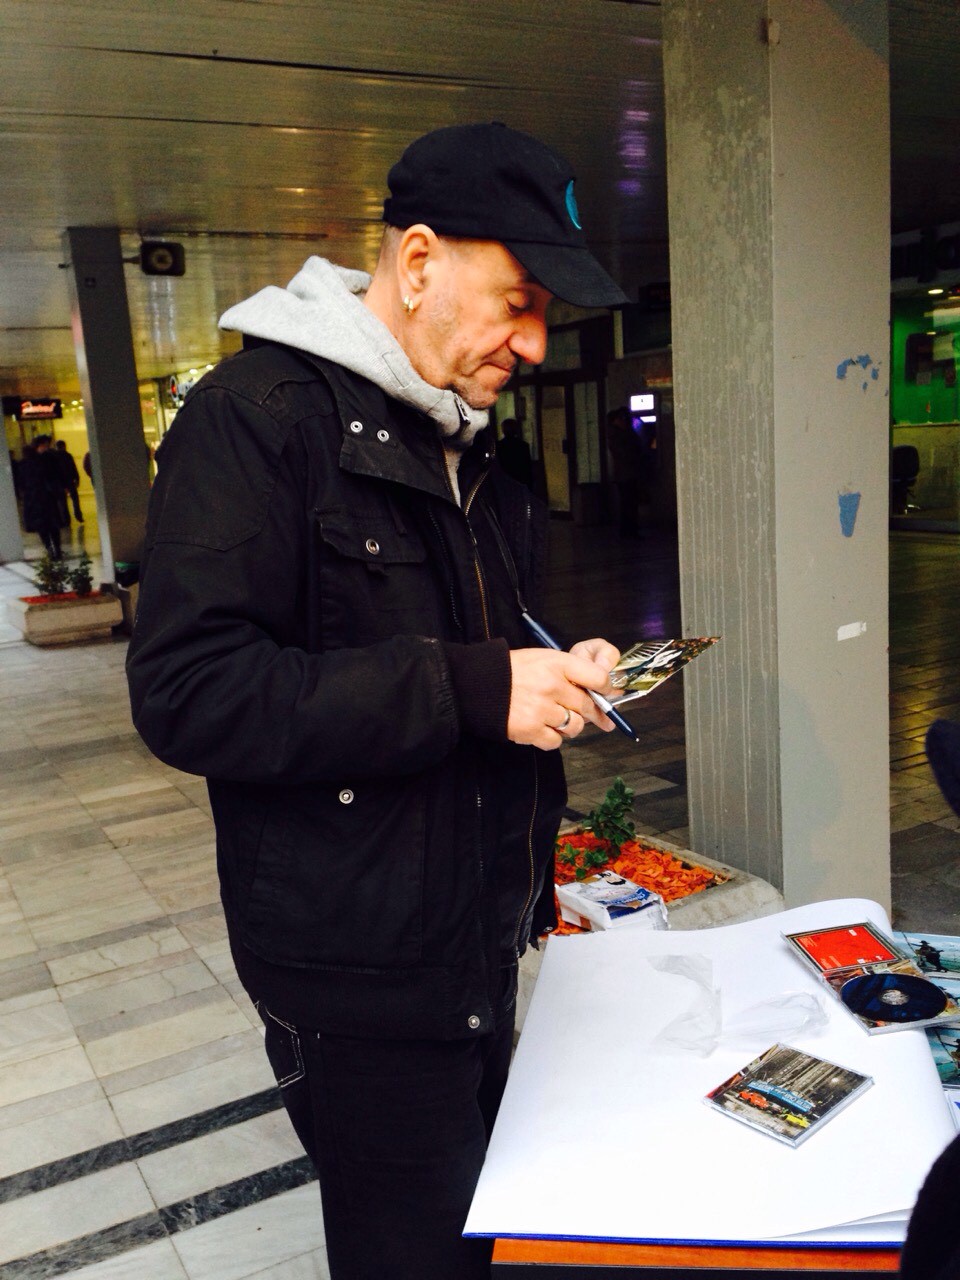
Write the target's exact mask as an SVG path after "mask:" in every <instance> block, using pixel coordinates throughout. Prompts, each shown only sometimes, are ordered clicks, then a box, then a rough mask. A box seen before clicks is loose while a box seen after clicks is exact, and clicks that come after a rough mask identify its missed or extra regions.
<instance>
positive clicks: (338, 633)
mask: <svg viewBox="0 0 960 1280" xmlns="http://www.w3.org/2000/svg"><path fill="white" fill-rule="evenodd" d="M317 529H318V534H319V565H318V568H319V574H318V580H319V588H320V617H321V640H322V644H323V647H324V648H333V647H337V648H352V647H354V646H359V645H365V644H375V643H376V642H377V641H379V640H388V639H390V638H391V637H392V636H396V635H437V634H439V631H438V627H439V608H438V604H439V602H438V593H437V589H436V586H435V583H434V578H433V575H432V573H431V571H430V569H429V566H428V564H427V550H426V547H425V546H424V544H423V541H422V539H421V538H420V536H419V534H418V533H417V532H416V531H415V530H401V529H400V528H398V526H397V524H396V522H395V521H393V520H392V519H391V518H390V516H389V515H384V514H381V513H373V514H363V513H357V514H351V513H348V512H344V511H334V512H318V513H317Z"/></svg>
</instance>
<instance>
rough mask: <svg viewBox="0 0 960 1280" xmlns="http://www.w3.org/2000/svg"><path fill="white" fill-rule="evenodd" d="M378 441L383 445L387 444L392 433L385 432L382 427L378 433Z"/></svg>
mask: <svg viewBox="0 0 960 1280" xmlns="http://www.w3.org/2000/svg"><path fill="white" fill-rule="evenodd" d="M377 439H378V440H379V441H380V443H381V444H386V443H387V441H388V440H389V439H390V432H389V431H384V430H383V428H382V427H381V429H380V430H379V431H378V432H377Z"/></svg>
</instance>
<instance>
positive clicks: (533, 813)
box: [513, 756, 540, 960]
mask: <svg viewBox="0 0 960 1280" xmlns="http://www.w3.org/2000/svg"><path fill="white" fill-rule="evenodd" d="M539 803H540V771H539V770H538V768H537V759H536V756H534V757H533V808H532V809H531V810H530V822H529V824H528V825H527V867H528V871H529V876H530V882H529V884H528V886H527V896H526V899H525V901H524V904H523V907H522V909H521V911H520V915H519V917H518V918H517V928H516V932H515V933H514V935H513V950H514V953H515V954H516V957H517V959H518V960H519V959H520V954H521V952H520V930H521V929H522V928H523V920H524V917H525V916H526V914H527V911H528V910H529V909H530V904H531V902H532V901H533V825H534V822H535V821H536V818H537V807H538V805H539Z"/></svg>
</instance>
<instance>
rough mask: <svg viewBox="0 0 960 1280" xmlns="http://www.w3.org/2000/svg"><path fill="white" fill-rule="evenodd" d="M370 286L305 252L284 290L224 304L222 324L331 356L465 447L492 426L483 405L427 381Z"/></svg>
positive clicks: (449, 443) (451, 447)
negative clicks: (371, 303)
mask: <svg viewBox="0 0 960 1280" xmlns="http://www.w3.org/2000/svg"><path fill="white" fill-rule="evenodd" d="M369 285H370V277H369V276H368V275H367V273H366V272H365V271H352V270H350V269H349V268H347V267H338V266H337V265H336V264H335V263H333V262H328V261H327V259H326V258H317V257H313V258H308V259H307V261H306V262H305V263H304V264H303V266H302V267H301V269H300V270H299V271H298V272H297V274H296V275H295V276H294V277H293V279H292V280H291V281H290V283H289V284H288V285H287V287H286V288H285V289H281V288H279V287H278V286H277V285H268V286H267V288H265V289H261V290H260V292H259V293H255V294H254V295H253V296H252V297H250V298H247V299H245V300H244V301H243V302H238V303H237V304H236V306H233V307H231V308H230V309H229V310H228V311H225V312H224V313H223V315H222V316H221V317H220V328H221V329H236V330H239V332H240V333H245V334H248V335H249V336H250V337H251V338H266V339H269V340H270V341H273V342H282V343H285V344H286V345H287V346H289V347H296V348H297V349H298V350H300V351H309V352H310V353H311V354H312V355H316V356H323V357H324V359H326V360H332V361H333V362H334V363H336V364H339V365H341V366H342V367H343V368H344V369H349V370H351V372H353V373H357V374H359V375H360V376H361V377H363V378H366V379H367V380H368V381H369V382H373V383H375V384H376V385H377V386H378V387H379V388H380V389H381V391H383V392H384V394H385V395H388V396H390V397H391V398H392V399H394V400H400V401H401V402H402V403H403V404H406V405H410V406H411V407H412V408H414V409H419V410H420V412H421V413H425V414H426V415H427V416H428V417H430V418H432V419H433V421H434V422H435V423H436V424H437V427H438V429H439V431H440V434H441V435H442V436H443V443H444V447H445V448H446V449H447V451H448V453H449V452H455V453H459V452H461V451H462V450H464V449H466V448H467V446H468V445H469V444H470V441H471V440H472V439H473V437H474V436H475V435H476V433H477V432H478V431H480V430H481V429H482V428H483V427H485V426H486V425H487V413H486V410H481V409H471V408H470V406H469V405H467V404H464V402H463V400H461V398H460V397H459V396H458V395H457V394H456V393H455V392H453V391H444V390H441V389H440V388H439V387H434V386H431V385H430V383H429V382H424V380H423V378H421V377H420V375H419V374H418V373H417V372H416V370H415V369H414V367H413V365H412V364H411V363H410V361H409V360H408V359H407V356H406V353H405V352H404V350H403V348H402V347H401V346H400V344H399V342H397V340H396V338H395V337H394V336H393V334H392V333H391V332H390V330H389V329H388V328H387V326H386V325H385V324H384V323H383V321H382V320H380V319H378V318H377V316H375V315H374V314H373V312H372V311H371V310H370V309H369V308H368V307H366V306H365V305H364V303H363V297H364V294H365V293H366V292H367V289H368V287H369Z"/></svg>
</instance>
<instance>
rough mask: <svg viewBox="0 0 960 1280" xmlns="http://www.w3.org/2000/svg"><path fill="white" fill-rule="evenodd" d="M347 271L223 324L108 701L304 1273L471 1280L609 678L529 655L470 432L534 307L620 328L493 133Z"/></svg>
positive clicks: (449, 137) (561, 205) (527, 148)
mask: <svg viewBox="0 0 960 1280" xmlns="http://www.w3.org/2000/svg"><path fill="white" fill-rule="evenodd" d="M389 185H390V191H391V194H390V197H389V198H388V200H387V201H386V204H385V207H384V220H385V222H386V223H387V227H386V230H385V234H384V240H383V245H382V249H381V254H380V259H379V262H378V265H377V268H376V271H375V273H374V275H373V277H372V278H370V277H368V276H366V275H365V274H364V273H362V272H358V271H349V270H345V269H342V268H339V267H336V266H334V265H333V264H332V263H329V262H325V261H323V260H321V259H318V258H311V259H310V260H309V261H308V262H307V263H306V264H305V266H304V267H303V269H302V270H301V271H300V273H299V274H298V275H297V276H296V277H295V279H294V280H292V281H291V283H290V285H289V286H288V287H287V288H286V289H278V288H272V287H271V288H267V289H264V290H262V291H261V292H260V293H258V294H257V295H255V296H254V297H253V298H250V299H248V300H247V301H245V302H242V303H240V304H238V305H237V306H236V307H233V308H231V310H230V311H228V312H227V313H226V315H225V316H223V317H222V319H221V325H223V326H224V327H225V328H233V329H239V330H240V331H241V332H243V334H244V336H245V345H246V346H247V349H246V350H245V351H244V352H242V353H241V354H239V355H238V356H235V357H233V358H232V359H231V360H228V361H225V362H224V363H223V364H221V365H220V366H219V367H218V368H217V369H215V370H214V371H213V372H212V373H210V374H209V375H207V376H206V377H205V378H203V379H202V380H201V381H200V383H199V384H198V385H197V387H196V388H195V389H194V390H193V391H192V392H191V394H190V395H189V397H188V399H187V401H186V403H185V405H184V407H183V409H182V410H181V412H180V413H179V414H178V415H177V420H176V423H175V424H174V426H173V428H172V430H171V431H170V432H169V433H168V435H167V437H166V439H165V440H164V443H163V445H162V446H161V448H160V450H159V452H158V458H157V461H158V474H157V481H156V484H155V486H154V489H153V494H152V498H151V505H150V515H149V521H148V529H147V538H146V546H145V551H144V556H143V562H142V566H141V592H140V603H139V611H138V619H137V624H136V629H135V634H134V638H133V641H132V644H131V647H130V656H129V661H128V673H129V680H130V689H131V700H132V704H133V710H134V718H135V722H136V724H137V728H138V729H139V731H140V732H141V734H142V735H143V737H144V739H145V741H146V742H147V743H148V744H149V746H150V747H151V748H152V749H153V750H154V751H155V752H156V754H157V755H158V756H160V758H161V759H164V760H166V761H168V762H169V763H171V764H173V765H175V766H176V767H178V768H181V769H185V770H188V771H191V772H196V773H200V774H203V775H205V776H206V778H207V780H208V786H209V791H210V798H211V804H212V808H213V814H214V820H215V823H216V828H217V859H218V869H219V872H220V879H221V891H222V897H223V903H224V908H225V914H226V919H227V926H228V932H229V937H230V944H231V948H232V951H233V955H234V959H235V961H236V965H237V970H238V973H239V975H240V978H241V980H242V982H243V984H244V986H245V988H246V989H247V991H248V992H249V993H250V994H251V996H252V998H253V999H254V1000H255V1001H256V1003H257V1005H258V1008H259V1010H260V1013H261V1016H262V1017H263V1019H264V1023H265V1026H266V1048H267V1053H268V1055H269V1057H270V1061H271V1064H272V1066H273V1068H274V1071H275V1073H276V1076H277V1079H278V1082H279V1084H280V1086H281V1089H282V1094H283V1099H284V1102H285V1105H286V1107H287V1110H288V1112H289V1113H290V1116H291V1119H292V1121H293V1124H294V1126H295V1128H296V1130H297V1132H298V1134H299V1136H300V1138H301V1140H302V1141H303V1144H304V1146H305V1148H306V1150H307V1152H308V1153H309V1155H310V1156H311V1158H312V1160H313V1162H314V1164H315V1165H316V1168H317V1171H318V1175H319V1180H320V1188H321V1193H322V1198H323V1212H324V1228H325V1234H326V1240H327V1252H328V1259H329V1264H330V1270H331V1275H332V1277H333V1278H334V1280H372V1278H373V1277H378V1280H379V1278H380V1277H391V1278H392V1280H401V1278H403V1277H410V1278H411V1280H414V1278H416V1280H427V1278H436V1280H469V1278H471V1277H480V1276H484V1275H488V1274H489V1258H490V1248H489V1243H488V1242H483V1241H476V1240H464V1239H463V1238H462V1236H461V1229H462V1226H463V1222H464V1219H465V1216H466V1211H467V1208H468V1206H469V1203H470V1199H471V1196H472V1192H473V1188H474V1185H475V1183H476V1179H477V1176H478V1174H479V1170H480V1166H481V1164H482V1161H483V1156H484V1151H485V1148H486V1142H487V1139H488V1136H489V1132H490V1128H491V1126H492V1124H493V1119H494V1117H495V1115H496V1110H497V1106H498V1104H499V1100H500V1095H501V1093H502V1090H503V1087H504V1083H505V1079H506V1072H507V1066H508V1063H509V1057H510V1049H511V1041H512V1029H513V1016H514V1004H515V996H516V981H517V961H518V958H519V956H520V955H521V954H522V952H523V950H524V948H525V947H526V946H527V944H528V943H529V942H530V941H531V939H535V938H536V936H537V935H538V933H540V932H542V931H543V930H544V929H547V928H549V927H550V926H551V925H552V923H553V894H552V877H551V876H550V875H549V874H548V869H549V866H550V862H551V858H552V849H553V840H554V837H555V833H556V829H557V824H558V821H559V817H560V814H561V812H562V807H563V804H564V800H565V790H564V785H563V773H562V767H561V764H560V761H559V756H558V753H557V751H556V748H557V747H559V746H560V745H561V743H562V742H563V741H564V740H565V739H566V738H570V737H574V736H576V735H577V734H578V733H580V732H581V731H582V729H583V727H584V724H585V722H586V721H588V720H589V721H592V722H593V723H595V724H597V725H599V726H600V727H601V728H603V729H607V730H609V729H610V728H612V725H611V723H610V721H609V720H607V719H606V717H604V716H603V715H602V714H601V713H600V712H599V711H598V710H597V708H596V706H595V704H594V703H593V702H592V700H591V699H590V697H589V696H588V692H587V691H588V690H596V691H603V690H608V689H609V686H608V675H609V671H610V668H611V667H612V666H613V665H614V663H615V662H616V660H617V658H618V653H617V650H616V649H615V648H614V647H613V646H612V645H610V644H608V643H607V642H606V641H604V640H599V639H597V640H590V641H584V642H581V643H580V644H579V645H575V646H574V648H573V649H572V650H571V651H570V652H569V653H559V652H553V651H551V650H545V649H541V648H534V647H531V643H530V637H529V636H528V635H527V634H526V633H525V630H524V626H523V623H522V619H521V613H522V610H523V609H524V607H526V608H529V609H536V607H537V600H538V587H539V582H540V578H541V575H542V569H543V556H542V546H543V539H544V534H545V524H546V521H545V512H544V510H543V509H542V507H541V505H540V504H537V503H535V502H534V501H533V500H532V499H531V497H530V495H529V493H528V492H527V491H526V490H525V489H523V488H522V487H521V486H519V485H517V484H516V483H515V482H513V481H512V480H510V479H509V477H506V476H504V475H503V474H502V472H501V471H500V470H499V469H498V468H493V467H491V451H490V449H489V448H488V446H487V443H486V433H485V432H484V430H483V428H484V427H485V425H486V417H487V413H486V411H487V409H488V408H489V407H490V406H491V405H492V404H493V403H494V401H495V400H496V398H497V395H498V394H499V392H500V391H501V390H502V388H503V387H504V385H505V384H506V382H507V381H508V379H509V377H510V375H511V373H512V371H513V369H514V368H515V366H516V364H517V362H518V361H520V360H525V361H528V362H530V363H538V362H539V361H541V360H542V359H543V356H544V352H545V347H546V323H545V312H546V307H547V304H548V302H549V301H550V298H551V296H553V295H557V296H559V297H562V298H564V299H566V300H568V301H571V302H573V303H577V304H581V305H593V306H603V305H613V304H616V303H618V302H622V301H624V297H623V295H622V293H621V292H620V290H619V289H618V288H617V287H616V285H614V284H613V282H612V281H611V280H610V279H609V277H608V276H607V275H606V274H605V273H604V272H603V271H602V270H601V268H600V267H599V265H598V264H597V263H596V262H595V261H594V260H593V258H592V257H591V255H590V254H589V252H588V250H587V249H586V246H585V243H584V240H583V235H582V232H581V230H580V226H579V218H578V214H577V208H576V203H575V200H574V196H573V175H572V173H571V172H570V170H569V167H568V166H567V165H566V163H565V162H564V161H563V160H562V159H561V157H559V156H557V155H556V154H555V153H554V152H552V151H550V150H549V149H548V148H546V147H544V146H543V145H542V144H540V143H539V142H537V141H535V140H534V139H533V138H530V137H528V136H526V135H525V134H521V133H517V132H515V131H513V130H510V129H507V128H506V127H504V126H502V125H471V126H464V127H457V128H453V129H443V130H438V131H437V132H435V133H432V134H428V135H426V137H424V138H421V139H420V140H419V141H418V142H416V143H414V144H412V146H411V147H410V148H408V150H407V151H406V152H405V153H404V155H403V157H402V158H401V159H400V161H399V162H398V163H397V164H396V165H395V166H394V168H393V169H392V170H391V173H390V176H389Z"/></svg>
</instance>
